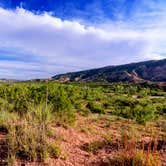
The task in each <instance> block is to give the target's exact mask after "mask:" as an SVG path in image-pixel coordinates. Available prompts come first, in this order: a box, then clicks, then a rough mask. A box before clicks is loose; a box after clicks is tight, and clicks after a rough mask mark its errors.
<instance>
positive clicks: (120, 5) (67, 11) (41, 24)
mask: <svg viewBox="0 0 166 166" xmlns="http://www.w3.org/2000/svg"><path fill="white" fill-rule="evenodd" d="M163 58H166V1H165V0H0V78H7V79H33V78H49V77H52V76H54V75H56V74H60V73H66V72H72V71H79V70H86V69H91V68H98V67H103V66H108V65H120V64H125V63H131V62H139V61H145V60H152V59H154V60H155V59H163Z"/></svg>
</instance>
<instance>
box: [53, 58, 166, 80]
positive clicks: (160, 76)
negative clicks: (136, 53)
mask: <svg viewBox="0 0 166 166" xmlns="http://www.w3.org/2000/svg"><path fill="white" fill-rule="evenodd" d="M53 79H55V80H58V81H61V82H68V81H77V82H91V81H106V82H126V81H127V82H144V81H153V82H166V59H163V60H157V61H145V62H139V63H131V64H126V65H119V66H107V67H103V68H98V69H91V70H86V71H79V72H73V73H66V74H60V75H56V76H54V77H53Z"/></svg>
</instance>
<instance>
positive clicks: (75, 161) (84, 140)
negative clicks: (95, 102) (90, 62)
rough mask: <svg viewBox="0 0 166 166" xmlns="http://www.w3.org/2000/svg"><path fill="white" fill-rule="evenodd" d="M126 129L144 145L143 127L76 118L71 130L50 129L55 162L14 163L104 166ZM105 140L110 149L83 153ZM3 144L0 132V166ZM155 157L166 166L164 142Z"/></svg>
mask: <svg viewBox="0 0 166 166" xmlns="http://www.w3.org/2000/svg"><path fill="white" fill-rule="evenodd" d="M149 125H150V126H151V124H149ZM148 127H149V126H147V128H148ZM133 128H134V129H133ZM129 129H131V130H132V133H133V135H138V136H137V137H138V139H139V136H140V135H141V137H140V139H142V138H143V139H144V141H145V142H146V141H147V142H148V139H150V130H149V131H147V130H145V129H144V127H143V126H138V125H137V124H135V123H132V122H130V121H127V120H124V119H119V120H118V119H116V118H114V117H113V118H112V119H108V118H105V117H99V116H98V115H93V116H90V117H82V116H78V117H77V121H76V124H75V125H74V126H70V127H55V126H53V127H52V133H53V136H52V138H50V140H49V141H50V142H56V143H59V145H60V147H61V151H62V153H61V156H60V157H59V158H58V159H48V160H47V161H46V162H45V163H44V164H41V163H25V161H20V162H19V161H18V162H17V164H16V166H36V165H41V166H43V165H45V166H104V165H105V164H104V161H105V160H106V159H107V157H109V156H114V155H115V154H116V153H117V151H118V150H120V149H121V146H119V144H118V141H120V140H121V132H122V131H123V130H129ZM133 130H134V131H133ZM160 134H161V135H162V134H163V133H160ZM106 137H107V138H108V137H110V138H111V142H112V146H108V147H107V146H104V147H103V148H99V149H97V150H96V151H95V152H92V151H87V150H85V147H86V145H88V144H90V143H92V142H94V141H100V142H102V141H104V140H105V138H106ZM4 140H5V133H3V132H0V148H1V149H0V166H3V165H5V162H4V160H3V159H4V157H5V156H3V155H4V151H3V148H4V147H3V146H4V145H3V141H4ZM158 153H160V154H161V166H166V142H164V143H163V146H162V148H160V149H159V151H158Z"/></svg>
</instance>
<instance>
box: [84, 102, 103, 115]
mask: <svg viewBox="0 0 166 166" xmlns="http://www.w3.org/2000/svg"><path fill="white" fill-rule="evenodd" d="M87 108H89V109H90V110H91V112H92V113H104V109H103V107H102V106H101V105H100V104H96V103H94V102H89V103H88V104H87Z"/></svg>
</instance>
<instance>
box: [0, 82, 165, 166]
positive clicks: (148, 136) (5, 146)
mask: <svg viewBox="0 0 166 166" xmlns="http://www.w3.org/2000/svg"><path fill="white" fill-rule="evenodd" d="M103 124H104V125H103ZM101 126H102V127H101ZM103 126H104V127H103ZM59 130H60V131H61V132H62V131H63V132H64V133H63V134H58V133H61V132H60V131H59ZM70 130H71V131H73V130H74V131H73V132H76V133H77V134H78V136H79V135H80V137H81V136H82V134H83V136H82V137H81V138H84V136H85V138H89V139H88V140H87V141H85V142H84V140H83V144H81V143H80V144H79V145H80V147H79V150H80V151H81V153H84V152H85V153H87V155H90V154H92V155H93V156H96V158H95V157H94V162H95V161H96V163H94V164H95V165H102V164H103V165H104V164H105V165H113V166H114V165H117V164H116V163H118V166H121V165H124V166H128V165H129V166H130V165H131V166H132V165H133V166H144V165H149V166H151V165H154V166H157V165H162V164H163V163H165V162H166V161H165V160H164V158H165V157H166V156H165V151H164V150H163V146H165V138H166V92H165V91H164V90H163V89H162V88H159V87H158V86H157V85H155V84H147V83H146V84H142V85H139V84H128V83H123V84H122V83H116V84H111V83H110V84H109V83H66V84H60V83H57V82H54V81H43V82H21V83H1V84H0V133H1V136H3V137H2V138H1V137H0V142H1V144H0V148H1V150H0V156H2V157H0V158H2V159H0V162H1V163H2V164H4V165H5V164H6V165H14V163H18V162H24V163H26V162H30V163H36V162H41V163H49V162H50V163H51V162H52V163H53V162H59V163H65V162H66V163H67V161H68V162H70V163H72V162H73V165H86V164H87V165H93V163H91V162H90V160H93V159H91V158H92V157H91V155H90V157H87V160H85V162H84V164H82V163H81V161H77V160H76V159H75V158H74V159H73V160H76V161H72V159H71V154H70V152H68V151H67V150H66V149H65V147H64V148H63V146H64V144H65V141H66V142H67V141H68V139H69V138H66V140H65V138H60V137H63V136H64V137H65V133H66V134H67V132H68V131H70ZM99 130H100V132H99ZM112 131H114V132H112ZM69 133H70V132H69ZM93 136H94V138H93ZM69 137H70V134H69ZM71 137H72V133H71ZM142 138H143V139H142ZM74 139H75V140H77V139H78V140H79V138H77V136H76V137H75V138H74ZM149 140H150V141H149ZM63 142H64V143H63ZM73 144H74V143H73ZM66 146H67V145H66ZM115 146H117V148H116V147H115ZM160 146H161V147H160ZM159 147H160V148H159ZM107 149H110V152H108V153H107ZM103 151H104V152H103ZM124 151H125V153H124ZM112 152H114V153H113V154H112ZM68 153H69V154H68ZM101 153H104V154H105V158H100V154H101ZM124 154H125V155H124ZM131 154H132V155H131ZM163 156H164V157H163ZM76 157H77V156H76ZM78 158H79V156H78ZM85 158H86V157H85ZM50 163H49V164H48V165H51V164H50ZM74 163H75V164H74ZM165 164H166V163H165ZM53 165H54V164H53ZM59 165H60V164H59ZM66 165H67V164H66Z"/></svg>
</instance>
